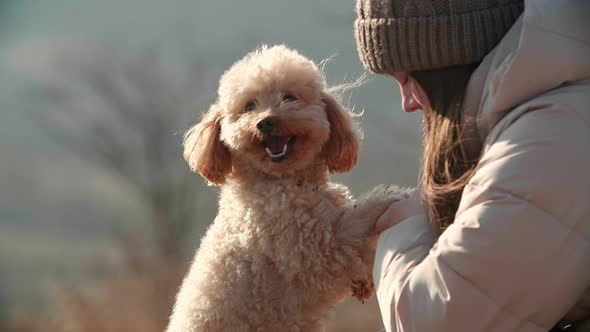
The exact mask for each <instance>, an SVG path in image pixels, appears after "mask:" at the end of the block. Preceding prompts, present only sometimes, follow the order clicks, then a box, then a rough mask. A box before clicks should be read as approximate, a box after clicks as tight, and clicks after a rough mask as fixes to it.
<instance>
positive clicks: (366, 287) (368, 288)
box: [351, 279, 375, 303]
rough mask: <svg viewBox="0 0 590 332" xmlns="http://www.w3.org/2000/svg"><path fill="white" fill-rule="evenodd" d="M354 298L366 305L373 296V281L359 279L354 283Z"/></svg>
mask: <svg viewBox="0 0 590 332" xmlns="http://www.w3.org/2000/svg"><path fill="white" fill-rule="evenodd" d="M351 288H352V296H354V297H355V298H356V299H357V300H359V301H361V302H362V303H365V300H366V299H368V298H370V297H371V295H373V291H374V289H375V285H374V284H373V281H371V280H364V279H357V280H353V281H352V286H351Z"/></svg>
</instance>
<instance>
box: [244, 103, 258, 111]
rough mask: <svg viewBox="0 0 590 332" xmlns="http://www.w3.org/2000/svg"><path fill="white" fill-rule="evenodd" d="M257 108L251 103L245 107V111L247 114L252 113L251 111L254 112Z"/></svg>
mask: <svg viewBox="0 0 590 332" xmlns="http://www.w3.org/2000/svg"><path fill="white" fill-rule="evenodd" d="M255 108H256V103H255V102H253V101H249V102H248V103H247V104H246V107H244V111H245V112H250V111H253V110H254V109H255Z"/></svg>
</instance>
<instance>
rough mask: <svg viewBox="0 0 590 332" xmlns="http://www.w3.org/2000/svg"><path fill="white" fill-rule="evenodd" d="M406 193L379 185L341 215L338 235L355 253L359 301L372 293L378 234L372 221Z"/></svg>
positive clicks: (355, 285)
mask: <svg viewBox="0 0 590 332" xmlns="http://www.w3.org/2000/svg"><path fill="white" fill-rule="evenodd" d="M407 197H408V193H407V192H406V191H404V190H401V189H399V188H398V187H395V186H383V185H382V186H378V187H376V188H374V189H373V190H371V191H370V192H368V193H366V194H364V195H362V196H361V197H360V198H359V199H357V200H356V201H355V202H354V203H353V204H352V205H351V206H348V207H347V208H346V210H345V212H344V213H343V215H342V217H341V218H340V221H339V225H338V228H337V229H338V231H337V238H338V239H339V240H340V241H342V243H344V244H346V245H350V246H352V247H353V248H354V249H355V251H356V252H357V257H355V259H354V261H353V263H352V264H351V269H350V271H349V272H350V279H351V288H352V295H353V296H354V297H356V298H357V299H359V300H361V301H362V300H364V299H367V298H369V297H370V296H371V295H372V293H373V287H374V285H373V278H372V270H373V261H374V258H375V247H376V244H377V239H378V235H377V234H376V233H375V224H376V223H377V220H378V219H379V217H381V215H382V214H383V213H384V212H385V210H387V208H388V207H389V206H390V205H391V204H392V203H394V202H396V201H399V200H402V199H405V198H407Z"/></svg>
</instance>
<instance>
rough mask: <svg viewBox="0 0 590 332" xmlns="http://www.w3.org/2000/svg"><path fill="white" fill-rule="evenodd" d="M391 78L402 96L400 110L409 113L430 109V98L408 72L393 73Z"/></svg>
mask: <svg viewBox="0 0 590 332" xmlns="http://www.w3.org/2000/svg"><path fill="white" fill-rule="evenodd" d="M393 77H394V78H395V80H396V81H397V84H398V85H399V89H400V92H401V95H402V109H403V110H404V111H405V112H408V113H410V112H415V111H418V110H424V109H429V108H430V106H431V105H430V98H428V95H427V94H426V92H425V91H424V89H423V88H422V86H420V83H418V81H416V79H414V78H413V77H412V75H410V73H409V72H406V71H399V72H395V73H393Z"/></svg>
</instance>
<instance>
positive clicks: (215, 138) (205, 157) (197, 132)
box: [183, 104, 232, 185]
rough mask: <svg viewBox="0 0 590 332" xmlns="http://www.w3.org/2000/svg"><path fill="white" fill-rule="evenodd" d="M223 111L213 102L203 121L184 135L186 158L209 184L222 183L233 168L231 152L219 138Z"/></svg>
mask: <svg viewBox="0 0 590 332" xmlns="http://www.w3.org/2000/svg"><path fill="white" fill-rule="evenodd" d="M220 133H221V112H219V109H218V106H217V105H215V104H213V105H212V106H211V107H210V108H209V111H207V113H206V114H205V115H204V116H203V119H202V120H201V122H199V123H198V124H197V125H196V126H194V127H192V128H191V129H189V131H188V132H187V133H186V134H185V135H184V141H183V146H184V159H185V160H186V161H187V162H188V164H189V166H190V168H191V170H192V171H196V172H199V174H201V176H202V177H204V178H205V179H207V181H209V184H214V185H222V184H224V183H225V180H226V177H227V175H228V173H229V172H230V171H231V168H232V161H231V154H230V152H229V150H228V148H227V147H226V146H225V145H224V144H223V142H221V140H220V139H219V134H220Z"/></svg>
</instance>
